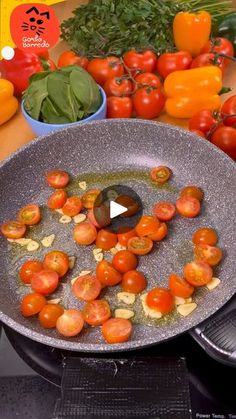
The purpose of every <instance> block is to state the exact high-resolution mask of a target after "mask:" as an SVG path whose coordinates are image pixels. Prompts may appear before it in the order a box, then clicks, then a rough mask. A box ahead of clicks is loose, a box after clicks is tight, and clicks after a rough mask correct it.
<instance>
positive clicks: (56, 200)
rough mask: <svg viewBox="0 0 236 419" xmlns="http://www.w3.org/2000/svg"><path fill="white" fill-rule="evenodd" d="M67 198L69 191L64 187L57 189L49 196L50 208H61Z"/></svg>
mask: <svg viewBox="0 0 236 419" xmlns="http://www.w3.org/2000/svg"><path fill="white" fill-rule="evenodd" d="M66 200H67V193H66V192H65V191H64V189H57V191H55V192H54V193H53V194H52V195H51V196H49V198H48V208H50V209H60V208H62V207H63V206H64V205H65V203H66Z"/></svg>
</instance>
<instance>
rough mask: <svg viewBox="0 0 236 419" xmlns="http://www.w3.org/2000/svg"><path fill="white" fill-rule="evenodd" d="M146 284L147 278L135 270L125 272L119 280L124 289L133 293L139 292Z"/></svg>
mask: <svg viewBox="0 0 236 419" xmlns="http://www.w3.org/2000/svg"><path fill="white" fill-rule="evenodd" d="M146 286H147V280H146V278H145V276H144V275H143V273H142V272H138V271H135V270H132V271H128V272H126V273H125V274H124V276H123V279H122V282H121V287H122V288H123V290H124V291H126V292H132V293H134V294H139V293H140V292H142V291H143V290H144V289H145V288H146Z"/></svg>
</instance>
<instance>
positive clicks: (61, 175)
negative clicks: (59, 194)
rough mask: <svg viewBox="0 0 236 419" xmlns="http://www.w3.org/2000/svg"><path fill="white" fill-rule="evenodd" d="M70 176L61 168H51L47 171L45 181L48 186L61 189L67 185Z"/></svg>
mask: <svg viewBox="0 0 236 419" xmlns="http://www.w3.org/2000/svg"><path fill="white" fill-rule="evenodd" d="M69 181H70V177H69V175H68V173H66V172H63V171H62V170H51V171H50V172H48V173H47V182H48V184H49V186H52V187H53V188H55V189H63V188H65V187H66V185H68V183H69Z"/></svg>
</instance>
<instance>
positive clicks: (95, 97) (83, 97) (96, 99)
mask: <svg viewBox="0 0 236 419" xmlns="http://www.w3.org/2000/svg"><path fill="white" fill-rule="evenodd" d="M70 83H71V87H72V90H73V92H74V94H75V96H76V98H77V99H78V100H79V102H80V103H82V105H83V108H84V113H85V115H88V114H91V113H94V112H96V111H97V110H98V108H99V106H100V104H101V95H100V91H99V87H98V85H97V83H96V82H95V81H94V80H93V78H92V77H91V76H90V74H89V73H88V72H87V71H85V70H84V69H83V68H81V67H77V68H74V69H73V70H72V72H71V73H70Z"/></svg>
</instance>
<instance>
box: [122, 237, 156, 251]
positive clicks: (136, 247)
mask: <svg viewBox="0 0 236 419" xmlns="http://www.w3.org/2000/svg"><path fill="white" fill-rule="evenodd" d="M152 248H153V241H152V240H151V239H149V237H132V238H131V239H129V241H128V250H129V251H130V252H131V253H134V254H135V255H147V253H150V252H151V250H152Z"/></svg>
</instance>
